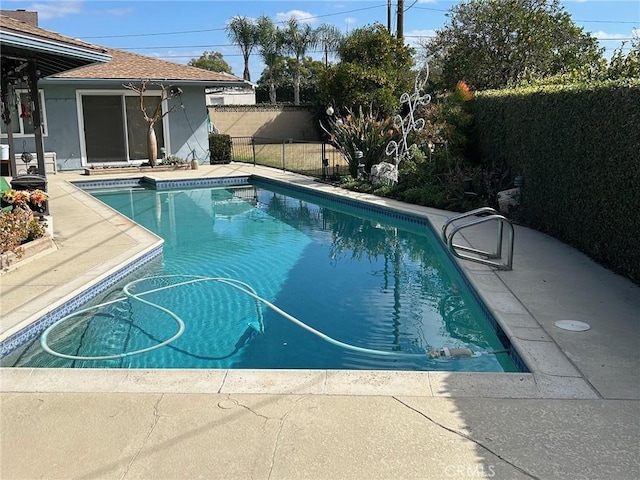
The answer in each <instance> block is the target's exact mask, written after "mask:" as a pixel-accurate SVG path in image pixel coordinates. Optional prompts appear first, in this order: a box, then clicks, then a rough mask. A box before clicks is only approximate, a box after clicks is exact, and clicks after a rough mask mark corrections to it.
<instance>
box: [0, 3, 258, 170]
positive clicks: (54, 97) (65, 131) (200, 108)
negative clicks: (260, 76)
mask: <svg viewBox="0 0 640 480" xmlns="http://www.w3.org/2000/svg"><path fill="white" fill-rule="evenodd" d="M34 30H35V34H37V35H40V36H42V37H43V38H49V37H55V38H58V39H64V40H66V41H75V40H74V39H69V38H68V37H63V36H61V35H59V34H56V33H53V32H49V31H47V30H43V29H40V28H38V27H36V26H33V25H30V24H28V23H26V22H21V21H19V20H16V19H12V18H9V17H7V16H5V15H1V16H0V40H2V39H4V35H5V32H15V34H20V33H23V32H29V33H31V34H34ZM82 43H83V42H82ZM86 45H89V44H86ZM92 47H93V48H98V49H101V50H102V52H103V54H104V55H105V56H108V57H110V59H109V60H108V61H107V62H102V63H93V64H91V65H86V66H79V67H78V68H73V69H71V70H67V71H60V72H55V73H53V74H51V75H41V78H40V79H39V81H38V97H39V100H40V102H39V103H40V104H41V105H42V108H41V118H42V137H43V144H44V150H45V156H46V155H47V152H51V153H49V154H48V155H49V158H51V156H52V155H53V157H54V158H55V162H54V170H55V171H58V170H77V169H80V168H87V167H91V166H104V165H130V164H141V163H143V162H145V161H147V157H148V155H147V147H146V138H147V125H146V121H145V120H144V117H143V114H142V111H141V104H142V106H143V107H144V108H145V109H146V110H147V112H149V114H151V113H152V112H153V110H154V109H155V108H156V106H158V104H160V106H161V109H162V112H163V113H164V114H165V115H164V116H163V118H162V120H161V121H158V122H157V123H156V125H155V132H156V137H157V142H158V148H159V151H161V152H164V153H165V154H166V155H177V156H178V157H181V158H183V159H191V158H193V157H195V158H196V159H198V160H199V161H200V162H205V161H207V159H208V154H209V152H208V115H207V106H206V99H205V89H215V90H221V89H240V88H252V84H250V83H249V82H246V81H244V80H243V79H241V78H238V77H235V76H233V75H229V74H226V73H217V72H211V71H208V70H203V69H200V68H195V67H190V66H186V65H181V64H177V63H172V62H168V61H165V60H159V59H156V58H151V57H147V56H144V55H139V54H135V53H131V52H126V51H123V50H117V49H111V48H107V47H98V46H92ZM4 56H5V48H4V44H2V57H3V63H4V61H5V60H4ZM143 80H144V81H146V82H147V83H146V89H145V91H144V94H143V95H142V96H141V95H139V94H138V93H136V92H135V91H133V90H131V89H129V88H127V87H126V86H125V85H129V84H132V85H134V86H137V87H140V85H141V83H142V81H143ZM14 92H15V94H14V95H12V96H11V97H12V98H10V99H9V100H8V109H9V110H10V111H11V115H12V117H13V118H14V119H15V120H16V123H15V124H13V139H14V143H15V145H16V147H15V148H16V152H15V153H14V154H15V155H16V156H17V157H20V156H21V154H22V152H23V151H26V152H34V151H35V150H36V146H37V145H36V144H35V143H36V142H35V135H34V134H33V131H32V129H33V127H32V125H33V123H34V122H33V121H32V105H33V103H35V102H34V101H33V100H34V99H33V98H31V97H32V95H31V94H30V93H29V89H28V88H26V85H21V84H17V85H15V87H14ZM163 92H164V94H163ZM167 92H171V94H172V95H167ZM163 95H164V96H163ZM168 96H170V97H171V98H169V99H167V97H168ZM3 98H4V97H3ZM0 128H2V130H1V132H0V133H1V136H2V143H6V137H7V131H6V127H5V125H4V124H3V125H2V127H0ZM17 163H18V165H17V168H18V170H20V168H21V165H20V164H21V162H20V160H18V161H17ZM19 173H20V172H19Z"/></svg>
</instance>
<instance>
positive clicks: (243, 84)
mask: <svg viewBox="0 0 640 480" xmlns="http://www.w3.org/2000/svg"><path fill="white" fill-rule="evenodd" d="M147 80H148V81H149V82H150V83H170V84H172V85H191V86H202V87H207V86H215V87H255V86H256V85H255V84H253V83H251V82H247V81H244V80H236V81H231V80H179V79H172V78H150V79H147ZM139 81H140V78H68V77H57V76H50V77H45V78H43V79H41V82H43V83H130V82H139Z"/></svg>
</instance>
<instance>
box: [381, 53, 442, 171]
mask: <svg viewBox="0 0 640 480" xmlns="http://www.w3.org/2000/svg"><path fill="white" fill-rule="evenodd" d="M428 78H429V67H428V65H427V66H425V68H424V70H423V72H421V73H418V75H417V76H416V81H415V86H414V92H413V94H409V93H403V94H402V95H401V96H400V107H401V108H402V107H403V105H404V104H407V107H408V112H407V114H406V115H405V116H404V117H403V116H402V115H401V114H397V115H396V116H395V117H394V118H393V125H394V127H396V128H397V129H398V130H399V132H400V135H401V138H400V140H399V141H396V140H391V141H390V142H389V143H388V144H387V148H386V153H387V155H389V156H390V157H393V159H394V163H395V171H394V172H393V174H392V175H393V178H392V181H393V183H397V182H398V166H399V165H400V162H401V161H402V160H404V159H405V158H406V159H409V158H412V156H413V155H412V154H411V150H410V148H409V147H410V146H411V145H409V144H408V141H407V138H408V136H409V134H410V133H411V132H417V131H419V130H422V129H423V128H424V126H425V121H424V118H418V119H416V118H415V113H416V109H417V108H418V106H420V105H427V104H428V103H429V102H431V95H428V94H422V93H421V92H422V90H423V89H424V87H425V85H426V84H427V79H428Z"/></svg>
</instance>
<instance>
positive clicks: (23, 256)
mask: <svg viewBox="0 0 640 480" xmlns="http://www.w3.org/2000/svg"><path fill="white" fill-rule="evenodd" d="M55 249H56V244H55V243H54V242H53V239H52V238H51V237H50V236H49V235H45V236H44V237H40V238H36V239H35V240H32V241H30V242H27V243H23V244H22V245H20V252H21V253H14V252H5V253H2V254H0V273H4V272H5V271H7V270H9V269H10V268H11V267H15V266H16V264H17V263H20V262H24V261H27V260H29V259H30V258H32V257H34V256H35V255H37V254H39V253H42V252H46V251H47V250H51V251H53V250H55Z"/></svg>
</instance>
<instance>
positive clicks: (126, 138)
mask: <svg viewBox="0 0 640 480" xmlns="http://www.w3.org/2000/svg"><path fill="white" fill-rule="evenodd" d="M81 101H82V120H83V126H84V145H85V153H86V158H87V163H89V164H100V163H128V162H132V161H145V160H148V155H147V122H146V121H145V119H144V115H143V114H142V111H141V110H140V97H138V96H132V95H125V94H124V93H122V94H83V95H82V96H81ZM159 102H160V96H151V95H149V96H145V97H144V106H145V109H146V111H147V112H148V115H149V116H151V115H153V112H154V111H155V109H156V107H157V105H158V103H159ZM154 130H155V132H156V138H157V142H158V150H159V149H160V147H162V146H164V129H163V128H162V120H159V121H158V122H156V125H155V127H154Z"/></svg>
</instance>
